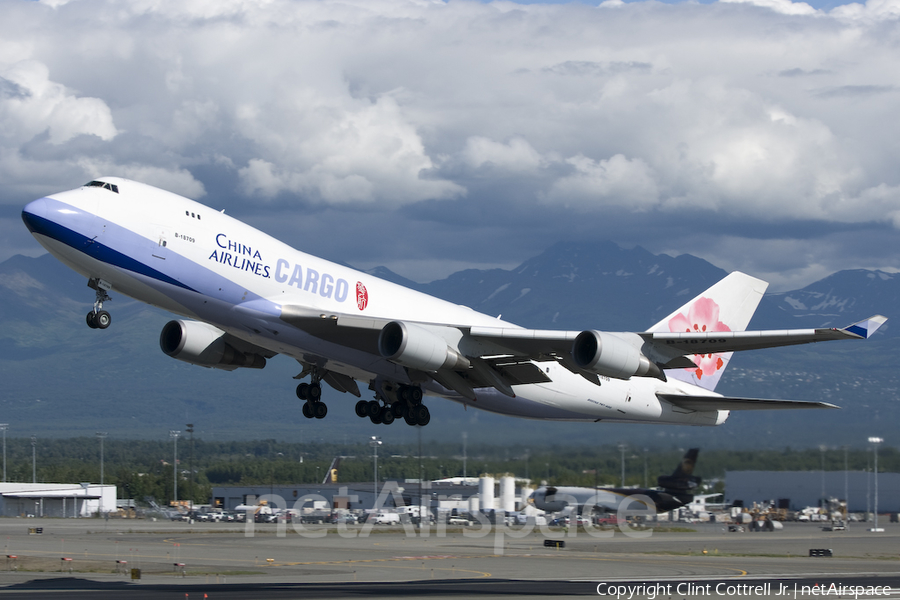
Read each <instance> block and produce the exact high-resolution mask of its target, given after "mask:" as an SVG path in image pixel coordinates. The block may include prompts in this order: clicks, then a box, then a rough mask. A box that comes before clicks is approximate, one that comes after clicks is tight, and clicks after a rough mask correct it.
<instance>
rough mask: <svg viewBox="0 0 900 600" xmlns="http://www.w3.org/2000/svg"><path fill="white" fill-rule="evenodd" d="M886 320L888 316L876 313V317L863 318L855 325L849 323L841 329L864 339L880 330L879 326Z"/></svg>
mask: <svg viewBox="0 0 900 600" xmlns="http://www.w3.org/2000/svg"><path fill="white" fill-rule="evenodd" d="M885 321H887V317H882V316H881V315H875V316H874V317H869V318H868V319H863V320H862V321H859V322H857V323H854V324H853V325H848V326H847V327H844V328H843V329H842V330H841V331H846V332H847V333H852V334H853V335H856V336H859V337H861V338H863V339H867V338H868V337H869V336H871V335H872V334H873V333H875V332H876V331H878V328H879V327H881V326H882V325H884V322H885Z"/></svg>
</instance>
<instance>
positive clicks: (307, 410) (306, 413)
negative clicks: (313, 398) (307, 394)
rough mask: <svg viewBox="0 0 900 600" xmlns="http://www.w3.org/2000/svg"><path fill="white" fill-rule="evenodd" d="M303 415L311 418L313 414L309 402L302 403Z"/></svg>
mask: <svg viewBox="0 0 900 600" xmlns="http://www.w3.org/2000/svg"><path fill="white" fill-rule="evenodd" d="M303 416H304V417H306V418H307V419H312V418H313V416H314V415H313V413H312V409H310V407H309V402H304V403H303Z"/></svg>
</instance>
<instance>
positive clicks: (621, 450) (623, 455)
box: [619, 444, 628, 487]
mask: <svg viewBox="0 0 900 600" xmlns="http://www.w3.org/2000/svg"><path fill="white" fill-rule="evenodd" d="M627 448H628V446H626V445H625V444H619V452H621V453H622V487H625V450H626V449H627Z"/></svg>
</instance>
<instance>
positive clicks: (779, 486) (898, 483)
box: [725, 471, 900, 513]
mask: <svg viewBox="0 0 900 600" xmlns="http://www.w3.org/2000/svg"><path fill="white" fill-rule="evenodd" d="M823 490H824V497H826V498H838V499H840V500H847V501H848V505H847V509H848V510H849V511H850V512H858V513H862V512H872V511H874V510H875V474H874V473H872V472H866V471H847V472H844V471H726V472H725V503H726V504H733V503H735V502H737V501H742V502H743V504H744V506H751V505H752V504H753V503H754V502H757V503H766V502H773V501H774V502H776V503H779V502H780V503H781V504H784V505H786V507H789V508H790V509H791V510H800V509H803V508H805V507H807V506H818V504H819V500H820V499H821V498H822V497H823ZM776 505H778V504H776ZM878 512H879V513H895V512H900V474H898V473H878Z"/></svg>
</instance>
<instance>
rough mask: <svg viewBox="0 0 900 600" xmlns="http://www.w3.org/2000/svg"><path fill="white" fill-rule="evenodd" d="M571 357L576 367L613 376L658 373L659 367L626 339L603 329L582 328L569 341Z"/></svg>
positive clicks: (650, 375)
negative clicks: (570, 342) (570, 343)
mask: <svg viewBox="0 0 900 600" xmlns="http://www.w3.org/2000/svg"><path fill="white" fill-rule="evenodd" d="M572 360H574V361H575V364H576V365H578V367H579V368H581V369H584V370H585V371H589V372H591V373H596V374H597V375H605V376H607V377H613V378H615V379H628V378H629V377H635V376H636V377H657V378H660V379H662V378H663V375H662V371H661V370H660V368H659V367H658V366H657V365H655V364H654V363H652V362H650V359H648V358H647V357H646V356H644V355H643V354H642V353H641V351H640V350H638V349H637V348H635V347H634V346H632V345H631V344H629V343H628V342H626V341H625V340H623V339H621V338H619V337H616V336H614V335H612V334H609V333H604V332H602V331H582V332H581V333H579V334H578V336H577V337H576V338H575V342H574V343H573V344H572Z"/></svg>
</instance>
